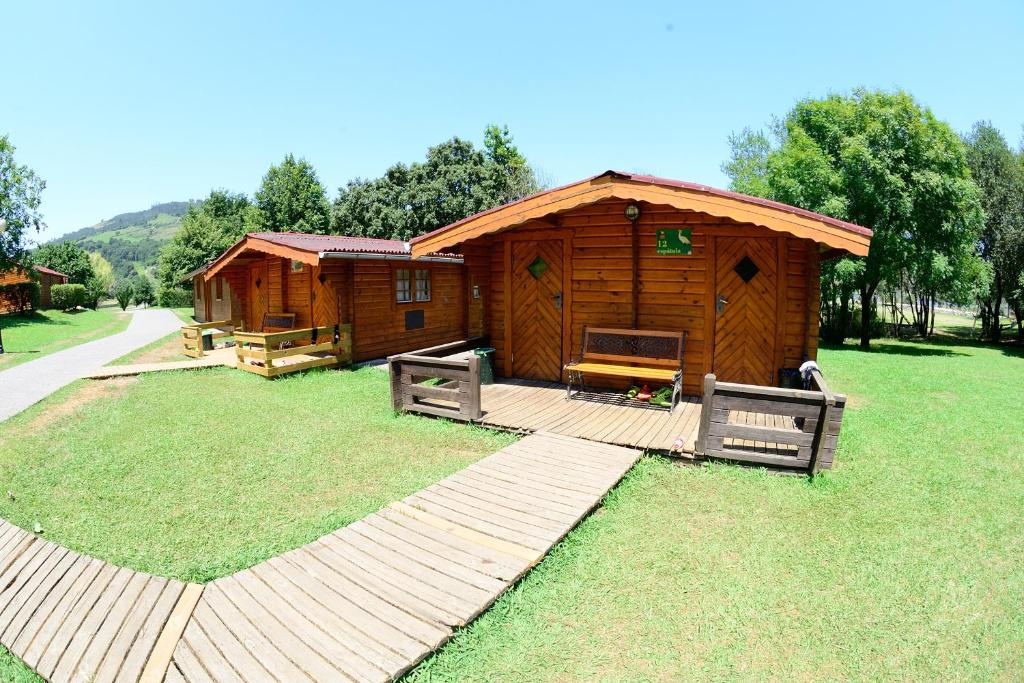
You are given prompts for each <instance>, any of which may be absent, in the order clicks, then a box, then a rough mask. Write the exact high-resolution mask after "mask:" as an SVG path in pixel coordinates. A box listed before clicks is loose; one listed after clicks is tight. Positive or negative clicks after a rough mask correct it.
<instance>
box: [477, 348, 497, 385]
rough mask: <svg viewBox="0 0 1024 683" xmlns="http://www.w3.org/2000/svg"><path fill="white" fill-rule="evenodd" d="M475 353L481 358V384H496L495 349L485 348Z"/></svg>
mask: <svg viewBox="0 0 1024 683" xmlns="http://www.w3.org/2000/svg"><path fill="white" fill-rule="evenodd" d="M473 353H474V354H476V355H477V357H479V358H480V384H494V349H492V348H491V347H490V346H483V347H481V348H479V349H473Z"/></svg>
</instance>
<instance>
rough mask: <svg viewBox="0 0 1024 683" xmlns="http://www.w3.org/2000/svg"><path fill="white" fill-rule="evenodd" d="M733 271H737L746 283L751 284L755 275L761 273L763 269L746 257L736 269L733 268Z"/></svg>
mask: <svg viewBox="0 0 1024 683" xmlns="http://www.w3.org/2000/svg"><path fill="white" fill-rule="evenodd" d="M733 271H735V273H736V274H737V275H739V276H740V278H741V279H742V280H743V281H744V282H750V281H751V280H753V279H754V276H755V275H757V274H758V273H759V272H761V269H760V268H758V267H757V264H756V263H754V262H753V261H751V260H750V257H749V256H744V257H743V258H742V259H740V262H739V263H737V264H736V267H735V268H733Z"/></svg>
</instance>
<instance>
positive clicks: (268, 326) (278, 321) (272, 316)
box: [262, 313, 295, 332]
mask: <svg viewBox="0 0 1024 683" xmlns="http://www.w3.org/2000/svg"><path fill="white" fill-rule="evenodd" d="M294 329H295V314H294V313H264V314H263V329H262V331H263V332H287V331H289V330H294Z"/></svg>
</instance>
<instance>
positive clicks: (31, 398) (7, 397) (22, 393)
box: [0, 308, 182, 422]
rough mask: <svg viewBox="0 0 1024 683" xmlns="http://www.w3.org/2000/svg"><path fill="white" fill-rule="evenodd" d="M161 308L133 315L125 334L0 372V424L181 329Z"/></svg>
mask: <svg viewBox="0 0 1024 683" xmlns="http://www.w3.org/2000/svg"><path fill="white" fill-rule="evenodd" d="M181 324H182V323H181V319H180V318H178V316H176V315H175V314H174V313H172V312H171V311H168V310H166V309H162V308H156V309H145V310H141V311H134V312H132V319H131V322H130V323H128V329H126V330H125V331H124V332H118V333H117V334H112V335H110V336H109V337H103V338H102V339H97V340H95V341H91V342H87V343H85V344H79V345H78V346H72V347H71V348H70V349H64V350H63V351H57V352H56V353H51V354H49V355H46V356H43V357H42V358H37V359H36V360H32V361H29V362H27V363H22V364H21V365H16V366H15V367H13V368H11V369H10V370H4V371H3V372H0V422H2V421H4V420H6V419H7V418H9V417H11V416H12V415H17V414H18V413H20V412H21V411H23V410H25V408H28V407H29V406H30V405H32V404H33V403H36V402H37V401H41V400H43V399H44V398H46V397H47V396H49V395H50V394H52V393H53V392H55V391H57V390H58V389H60V388H61V387H63V386H66V385H68V384H70V383H71V382H73V381H75V380H76V379H79V378H80V377H84V376H85V375H87V374H89V373H90V372H93V371H94V370H97V369H99V368H101V367H103V366H104V365H106V364H107V363H109V362H110V361H112V360H114V359H116V358H120V357H121V356H123V355H125V354H126V353H131V352H132V351H134V350H135V349H137V348H140V347H142V346H145V345H146V344H149V343H151V342H154V341H156V340H157V339H159V338H160V337H163V336H166V335H168V334H170V333H171V332H174V331H175V330H177V329H180V328H181Z"/></svg>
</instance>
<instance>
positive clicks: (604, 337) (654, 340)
mask: <svg viewBox="0 0 1024 683" xmlns="http://www.w3.org/2000/svg"><path fill="white" fill-rule="evenodd" d="M585 351H586V353H602V354H609V355H616V356H640V357H643V358H658V359H664V360H675V359H677V358H678V357H679V339H678V338H675V337H658V336H648V335H639V336H638V335H632V334H615V333H611V332H590V333H588V335H587V349H586V350H585Z"/></svg>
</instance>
